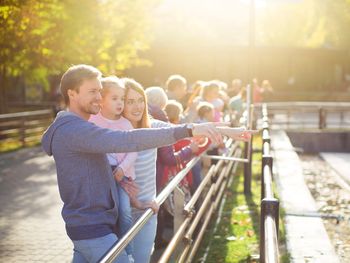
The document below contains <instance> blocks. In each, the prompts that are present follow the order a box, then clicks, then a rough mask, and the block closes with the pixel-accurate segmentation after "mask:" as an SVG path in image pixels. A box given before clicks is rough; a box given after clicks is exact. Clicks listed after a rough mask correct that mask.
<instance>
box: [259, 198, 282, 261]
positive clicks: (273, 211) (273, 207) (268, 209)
mask: <svg viewBox="0 0 350 263" xmlns="http://www.w3.org/2000/svg"><path fill="white" fill-rule="evenodd" d="M267 216H271V217H272V218H274V220H275V224H276V233H277V238H278V228H279V201H278V200H277V199H276V198H264V199H263V200H261V211H260V261H259V262H260V263H265V224H264V221H265V220H264V219H265V217H267Z"/></svg>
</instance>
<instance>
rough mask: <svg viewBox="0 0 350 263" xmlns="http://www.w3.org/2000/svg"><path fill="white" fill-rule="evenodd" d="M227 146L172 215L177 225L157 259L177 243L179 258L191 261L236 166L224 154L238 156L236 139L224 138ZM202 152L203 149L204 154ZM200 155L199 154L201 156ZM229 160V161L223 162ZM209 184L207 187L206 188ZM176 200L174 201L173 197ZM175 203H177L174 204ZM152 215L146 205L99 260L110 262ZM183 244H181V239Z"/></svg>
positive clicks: (163, 258) (159, 199) (171, 251)
mask: <svg viewBox="0 0 350 263" xmlns="http://www.w3.org/2000/svg"><path fill="white" fill-rule="evenodd" d="M225 144H226V147H227V148H229V149H230V150H229V152H228V153H227V154H225V155H224V156H223V159H222V160H220V161H219V162H218V163H217V164H216V165H212V166H211V167H210V169H209V171H208V173H207V174H206V176H205V177H204V179H203V181H202V182H201V184H200V185H199V187H198V188H197V190H196V191H195V193H194V194H193V196H192V198H191V199H190V200H189V201H188V203H187V204H183V206H182V207H183V209H182V212H181V213H176V211H175V215H174V217H178V218H177V221H180V222H181V224H179V226H178V227H177V231H176V232H175V233H174V236H173V237H172V239H171V241H170V243H169V245H168V246H167V248H166V249H165V251H164V253H163V255H162V256H161V258H160V260H159V262H168V261H169V260H170V258H171V257H174V256H175V255H174V252H176V251H178V248H179V246H180V245H181V246H183V250H181V251H182V253H181V254H179V255H178V258H179V259H178V262H190V261H191V259H192V258H193V257H194V255H195V253H196V251H197V249H198V246H199V244H200V241H201V239H202V237H203V234H204V232H205V229H206V227H207V224H208V223H209V220H210V218H211V216H212V215H213V213H214V211H215V209H216V208H217V207H218V204H219V201H220V200H221V197H222V195H223V193H224V189H225V187H226V184H227V181H228V178H229V173H230V171H231V170H232V167H233V165H234V164H235V166H234V169H236V167H237V164H238V162H237V161H236V162H232V161H230V162H229V161H228V160H225V158H226V157H231V156H232V157H234V158H239V157H240V155H241V149H240V148H239V147H238V146H239V144H238V142H235V143H233V141H232V139H229V140H227V141H226V143H225ZM204 154H205V153H202V155H204ZM202 155H201V156H202ZM201 156H198V157H195V158H193V159H192V160H191V161H190V162H189V163H188V164H187V165H186V167H185V168H184V169H183V170H182V171H180V172H179V173H178V174H177V175H176V176H175V177H174V178H173V179H172V180H171V181H170V183H169V184H168V185H167V186H166V187H165V188H164V189H163V190H162V192H161V193H160V194H159V195H158V196H157V197H156V200H155V201H156V202H157V204H158V205H161V204H162V203H163V202H164V201H165V200H166V198H168V196H169V195H170V194H171V193H172V192H173V191H176V187H177V185H178V184H179V183H180V182H181V181H182V180H183V179H184V177H185V176H186V175H187V173H188V172H189V171H190V170H191V169H192V167H193V166H194V165H195V164H196V162H197V161H198V160H199V159H200V157H201ZM228 162H229V164H228V165H226V164H227V163H228ZM208 187H209V190H206V188H208ZM204 192H205V198H204V200H203V202H202V203H201V206H200V209H199V210H198V211H197V212H195V208H194V207H195V204H196V203H197V202H198V201H199V199H200V198H201V197H202V196H203V193H204ZM175 202H177V200H176V198H175ZM175 206H176V205H175ZM152 215H153V211H152V210H151V209H147V210H146V211H145V212H144V213H143V215H142V216H141V217H140V218H139V219H138V220H137V222H136V223H135V224H134V225H133V227H132V228H131V229H130V230H129V231H128V232H127V233H126V234H125V235H124V237H123V238H121V239H120V240H119V242H118V243H117V244H116V245H115V246H113V247H112V248H111V249H110V250H109V251H108V252H107V253H106V254H105V255H104V256H103V257H102V258H101V259H100V261H99V262H101V263H102V262H113V260H114V259H116V258H117V257H118V255H119V254H120V253H121V252H122V250H123V249H124V248H125V247H126V246H127V245H128V243H129V242H130V241H131V240H132V239H133V238H134V237H135V236H136V234H137V233H138V232H139V231H140V230H141V228H142V227H143V226H144V225H145V224H146V223H147V221H148V220H149V219H150V218H151V216H152ZM203 217H205V219H204V222H201V227H200V230H199V232H198V234H197V236H196V238H195V241H193V234H194V232H195V229H196V228H197V227H198V226H199V223H200V220H201V219H202V218H203ZM174 221H176V219H174ZM183 240H184V241H185V243H184V244H180V243H181V242H182V241H183Z"/></svg>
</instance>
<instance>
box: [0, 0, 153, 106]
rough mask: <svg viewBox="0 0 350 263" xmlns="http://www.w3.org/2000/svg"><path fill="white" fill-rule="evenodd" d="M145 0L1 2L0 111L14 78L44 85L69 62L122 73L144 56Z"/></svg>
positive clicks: (148, 3)
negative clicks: (141, 52) (140, 55)
mask: <svg viewBox="0 0 350 263" xmlns="http://www.w3.org/2000/svg"><path fill="white" fill-rule="evenodd" d="M155 2H156V1H146V0H134V1H127V0H85V1H84V2H83V4H82V3H81V2H79V1H74V0H61V1H60V0H41V1H36V0H3V1H1V4H0V61H1V64H0V105H1V106H0V112H5V110H6V90H8V89H10V88H14V87H11V85H10V82H11V80H13V79H14V78H21V79H23V80H24V81H25V82H26V83H27V84H29V85H31V84H34V83H35V84H40V85H41V86H43V87H44V88H46V89H47V88H48V86H49V83H48V76H50V75H57V74H60V73H61V72H63V71H64V70H66V69H67V67H69V66H70V65H72V64H78V63H85V64H92V65H95V66H97V67H99V68H100V69H101V70H102V71H103V72H104V73H105V74H112V73H114V74H116V73H119V74H120V73H122V72H123V71H124V70H125V69H127V68H129V67H131V66H133V65H137V64H140V63H147V61H145V60H142V59H140V58H139V55H138V52H139V51H142V50H145V49H146V48H148V43H149V41H150V38H149V35H150V34H149V23H150V20H151V19H150V17H149V15H150V14H151V12H150V9H152V8H153V4H154V3H155Z"/></svg>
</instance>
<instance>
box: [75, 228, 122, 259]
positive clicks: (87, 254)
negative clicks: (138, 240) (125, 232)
mask: <svg viewBox="0 0 350 263" xmlns="http://www.w3.org/2000/svg"><path fill="white" fill-rule="evenodd" d="M117 241H118V238H117V236H116V235H115V234H108V235H106V236H103V237H98V238H94V239H85V240H73V244H74V249H73V250H74V254H73V263H86V262H89V263H92V262H97V261H98V260H99V259H100V258H101V257H102V256H103V255H104V254H105V253H106V252H107V251H108V250H109V249H110V248H111V247H112V246H113V245H114V244H115V243H116V242H117ZM113 262H115V263H129V258H128V256H127V255H126V253H125V250H123V251H122V253H121V254H120V255H119V256H118V257H117V258H116V259H115V260H114V261H113Z"/></svg>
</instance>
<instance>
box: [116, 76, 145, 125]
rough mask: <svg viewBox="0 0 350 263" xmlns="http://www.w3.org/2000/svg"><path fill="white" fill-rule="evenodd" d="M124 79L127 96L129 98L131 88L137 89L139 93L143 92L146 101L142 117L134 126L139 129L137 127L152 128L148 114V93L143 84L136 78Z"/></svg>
mask: <svg viewBox="0 0 350 263" xmlns="http://www.w3.org/2000/svg"><path fill="white" fill-rule="evenodd" d="M122 81H123V82H124V86H125V98H127V96H128V92H129V90H131V89H132V90H134V91H136V92H137V93H139V94H141V95H142V97H143V99H144V101H145V109H144V111H143V114H142V118H141V120H140V121H139V122H138V123H137V127H134V128H135V129H137V128H150V127H151V122H150V118H149V115H148V104H147V97H146V94H145V91H144V89H143V87H142V85H141V84H140V83H138V82H137V81H136V80H134V79H130V78H122Z"/></svg>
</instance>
